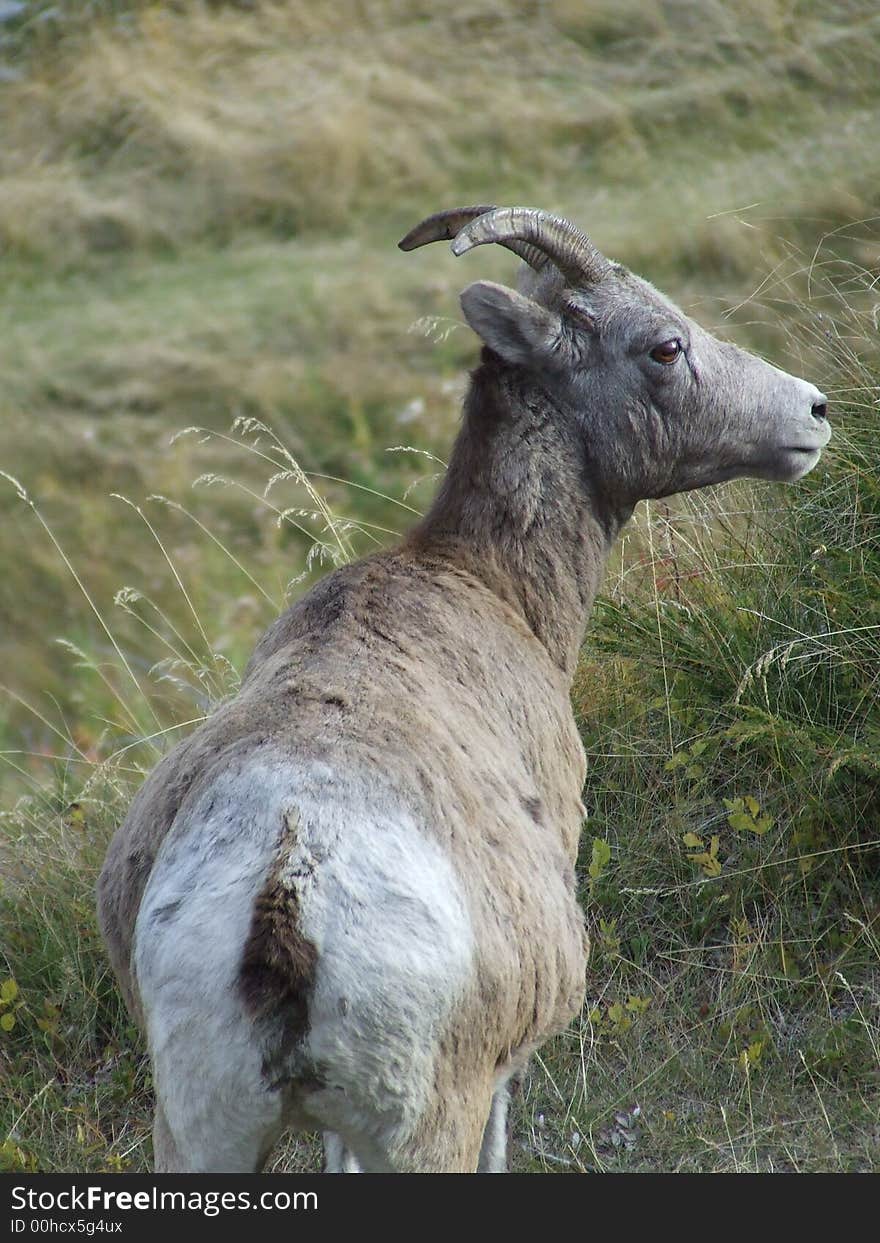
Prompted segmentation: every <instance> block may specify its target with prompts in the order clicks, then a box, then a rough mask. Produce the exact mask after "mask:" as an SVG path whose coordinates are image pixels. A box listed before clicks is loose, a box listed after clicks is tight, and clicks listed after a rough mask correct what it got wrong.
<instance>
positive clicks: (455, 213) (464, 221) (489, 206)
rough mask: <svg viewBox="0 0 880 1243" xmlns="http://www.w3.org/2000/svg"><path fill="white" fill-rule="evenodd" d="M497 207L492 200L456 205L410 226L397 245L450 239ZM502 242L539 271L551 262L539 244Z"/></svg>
mask: <svg viewBox="0 0 880 1243" xmlns="http://www.w3.org/2000/svg"><path fill="white" fill-rule="evenodd" d="M497 210H498V209H497V208H496V207H495V205H494V204H493V203H484V204H482V205H480V206H475V207H453V208H450V209H449V210H448V211H438V212H435V213H434V215H433V216H428V218H427V219H426V220H423V221H422V223H421V224H417V225H416V227H415V228H414V229H410V231H409V233H407V235H406V237H404V238H402V239H401V240H400V241H399V242H398V243H397V245H398V246H399V247H400V249H401V250H417V249H418V247H419V246H427V245H428V243H429V242H448V241H449V240H450V239H451V238H454V237H457V236H458V234H459V233H460V232H461V230H462V229H463V228H465V226H466V225H469V224H471V222H472V221H474V220H476V219H478V217H480V216H485V215H488V214H489V213H491V212H495V211H497ZM499 245H501V246H506V247H507V249H508V250H512V251H513V253H514V254H515V255H518V256H519V258H520V259H524V260H525V262H526V263H527V264H528V265H529V267H531V268H534V269H535V271H536V272H540V271H541V269H542V268H543V267H545V266H546V265H547V263H548V262H549V257H548V256H547V254H545V252H544V251H543V250H541V249H540V248H539V247H537V246H532V245H530V244H529V242H524V241H519V240H517V239H515V238H511V239H510V240H500V239H499Z"/></svg>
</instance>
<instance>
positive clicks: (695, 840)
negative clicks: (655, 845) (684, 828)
mask: <svg viewBox="0 0 880 1243" xmlns="http://www.w3.org/2000/svg"><path fill="white" fill-rule="evenodd" d="M681 840H682V841H683V842H684V844H685V846H687V847H688V848H689V849H691V850H702V849H703V844H704V843H703V839H702V837H697V835H696V833H685V835H684V837H683V838H682V839H681Z"/></svg>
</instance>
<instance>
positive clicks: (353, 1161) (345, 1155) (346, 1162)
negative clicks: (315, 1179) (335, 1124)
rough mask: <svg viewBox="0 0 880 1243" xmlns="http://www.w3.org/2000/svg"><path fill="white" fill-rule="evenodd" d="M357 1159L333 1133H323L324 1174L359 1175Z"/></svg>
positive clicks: (359, 1169) (359, 1168)
mask: <svg viewBox="0 0 880 1243" xmlns="http://www.w3.org/2000/svg"><path fill="white" fill-rule="evenodd" d="M360 1172H361V1167H360V1165H359V1164H358V1159H357V1157H356V1156H355V1155H354V1153H353V1152H352V1151H351V1149H350V1148H347V1147H346V1146H345V1142H344V1141H343V1140H342V1139H340V1137H339V1136H338V1135H337V1134H336V1133H335V1132H334V1131H325V1132H324V1173H325V1174H360Z"/></svg>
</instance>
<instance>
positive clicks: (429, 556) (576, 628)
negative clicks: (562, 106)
mask: <svg viewBox="0 0 880 1243" xmlns="http://www.w3.org/2000/svg"><path fill="white" fill-rule="evenodd" d="M441 238H453V239H454V240H453V243H452V249H453V251H454V252H455V254H457V255H461V254H464V253H465V251H468V250H470V249H471V248H472V247H474V246H479V245H482V244H483V243H486V242H496V243H498V244H499V245H501V246H506V247H507V248H508V249H509V250H512V251H514V253H515V254H517V255H519V256H520V257H521V258H523V259H524V260H525V261H526V265H527V266H526V267H525V268H524V269H523V272H524V276H523V279H522V282H521V287H520V291H519V292H514V290H512V289H508V288H506V287H505V286H503V285H497V284H493V283H490V282H487V281H478V282H477V283H476V284H472V285H470V286H468V288H467V289H466V290H465V291H464V293H463V294H462V297H461V304H462V307H463V310H464V315H465V318H466V319H467V321H468V323H469V324H470V326H471V327H472V328H473V329H474V331H475V332H476V333H477V334H478V336H479V337H481V338H482V341H483V343H484V346H485V348H484V350H483V355H482V359H481V362H480V365H479V367H478V368H477V369H476V371H475V372H474V373H473V376H472V378H471V383H470V390H469V392H468V395H467V399H466V401H465V405H464V416H463V423H462V427H461V430H460V432H459V435H458V439H457V440H456V442H455V447H454V449H453V451H452V456H451V461H450V465H449V469H448V471H447V474H446V477H445V480H444V482H443V484H442V486H441V488H440V491H439V494H438V496H437V498H436V500H435V501H434V503H433V505H432V506H431V508H430V509H429V511H428V513H427V515H426V516H425V518H424V519H423V520H422V521H421V522H419V523H418V525H417V526H416V527H415V529H414V530H413V531H411V532H410V534H409V535H408V536H407V537H406V538H405V539H404V540H403V542H402V543H401V544H400V545H399V546H398V547H396V548H392V549H390V550H389V551H387V552H380V553H378V554H376V555H374V556H370V557H367V558H366V559H364V560H362V561H359V562H357V563H356V564H353V565H349V566H346V567H344V568H342V569H338V570H335V571H334V572H333V573H331V574H328V575H327V576H326V577H325V578H324V579H323V580H322V581H321V582H319V583H318V584H317V586H315V587H314V588H313V589H312V590H311V591H309V592H308V594H307V595H306V596H304V597H303V599H301V600H300V601H299V602H298V603H297V604H296V605H294V606H293V608H291V609H289V610H288V612H286V613H285V614H284V615H283V616H282V617H280V618H279V620H278V621H277V622H276V623H275V624H274V625H273V626H272V627H271V629H270V630H269V631H268V633H267V634H266V635H265V636H264V637H263V638H262V639H261V640H260V642H259V644H258V645H257V648H256V651H255V652H254V655H253V657H252V658H251V661H250V664H249V665H248V668H247V671H246V673H245V676H244V681H243V684H242V688H241V691H240V693H239V695H238V696H237V698H236V699H234V700H233V701H232V702H230V703H227V704H225V705H224V706H223V707H221V708H220V709H219V710H218V711H217V712H215V713H214V715H213V716H211V717H209V718H208V720H206V721H205V722H204V723H203V724H202V725H201V726H200V727H199V728H198V729H197V730H196V731H195V732H194V733H193V734H192V735H191V736H190V737H189V738H187V739H186V740H185V741H184V742H182V743H181V744H180V745H178V746H177V747H175V748H174V749H173V750H172V751H171V752H170V753H169V754H168V755H167V756H166V757H165V758H164V759H163V760H162V762H161V763H160V764H159V765H158V767H157V768H156V769H155V771H154V772H153V773H152V775H151V776H150V777H149V778H148V780H147V781H146V782H145V784H144V786H143V788H142V789H141V790H140V792H139V794H138V795H137V797H136V798H135V800H134V803H133V804H132V808H131V811H130V813H129V815H128V817H127V819H126V821H125V823H124V824H123V825H122V827H121V828H120V829H119V831H118V832H117V834H116V836H115V838H114V840H113V842H112V844H111V846H110V850H109V853H108V855H107V860H106V863H105V865H104V870H103V872H102V875H101V879H100V883H99V907H100V920H101V927H102V930H103V933H104V937H105V939H106V942H107V946H108V949H109V952H110V958H111V960H112V963H113V967H114V969H115V971H116V974H117V976H118V977H119V981H120V984H121V986H122V990H123V993H124V994H125V999H126V1001H127V1003H128V1006H129V1007H130V1010H131V1012H132V1014H133V1016H134V1017H135V1018H136V1020H137V1021H138V1022H139V1023H141V1024H142V1025H143V1027H144V1028H145V1030H146V1035H147V1040H148V1042H149V1049H150V1054H151V1057H152V1062H153V1073H154V1081H155V1086H156V1096H157V1107H156V1122H155V1131H154V1143H155V1156H156V1168H157V1169H160V1170H224V1171H236V1170H238V1171H253V1170H258V1169H259V1168H260V1167H261V1166H262V1164H263V1162H264V1160H265V1158H266V1156H267V1154H268V1152H269V1150H270V1149H271V1147H272V1145H273V1144H274V1142H275V1140H276V1139H277V1138H278V1136H279V1134H280V1133H281V1131H282V1130H283V1129H285V1128H287V1127H297V1128H304V1129H319V1130H323V1131H324V1132H325V1133H326V1134H325V1139H326V1149H327V1161H328V1168H331V1169H338V1170H342V1169H357V1168H358V1167H360V1168H363V1169H367V1170H398V1171H419V1170H422V1171H445V1170H448V1171H462V1170H463V1171H467V1170H486V1171H499V1170H503V1169H504V1167H505V1161H506V1155H505V1133H506V1121H505V1118H506V1107H507V1085H508V1082H509V1080H510V1079H511V1076H512V1075H514V1074H516V1073H517V1072H518V1071H519V1070H520V1069H521V1068H522V1067H523V1066H524V1064H525V1063H526V1061H527V1059H528V1057H529V1055H530V1054H531V1053H532V1051H533V1050H535V1049H536V1048H537V1047H538V1046H539V1045H540V1044H541V1042H542V1041H544V1040H546V1039H547V1038H548V1037H549V1036H552V1035H553V1034H554V1033H556V1032H559V1031H560V1030H561V1029H562V1028H563V1027H565V1025H566V1024H567V1023H568V1022H569V1020H570V1019H571V1018H572V1016H573V1015H574V1014H576V1013H577V1011H578V1008H579V1007H580V1005H581V1003H582V997H583V991H584V969H585V964H586V958H587V950H588V942H587V937H586V935H585V931H584V919H583V915H582V912H581V910H580V908H579V906H578V902H577V899H576V895H575V878H574V862H575V854H576V850H577V843H578V832H579V829H580V826H581V823H582V817H583V809H582V805H581V801H580V794H581V788H582V783H583V780H584V773H585V757H584V751H583V747H582V745H581V741H580V739H579V737H578V732H577V729H576V728H575V724H574V720H573V718H572V713H571V708H570V706H569V689H570V683H571V678H572V673H573V670H574V668H575V662H576V660H577V656H578V649H579V647H580V644H581V640H582V636H583V633H584V627H585V624H586V620H587V615H588V613H589V611H590V606H591V604H592V601H593V597H594V595H595V593H596V590H597V587H598V584H599V581H600V577H601V574H602V570H603V566H604V563H605V560H606V558H607V556H608V553H609V550H610V549H611V546H612V544H613V542H614V539H615V537H616V536H617V534H618V532H619V531H620V529H621V527H622V526H623V524H624V523H625V522H626V521H627V519H628V518H629V517H630V515H631V514H632V511H633V508H634V506H635V504H636V502H637V501H639V500H641V499H643V498H647V497H662V496H667V495H669V494H670V493H674V492H681V491H684V490H686V489H689V488H701V487H706V486H708V485H710V484H715V483H718V482H720V481H721V480H726V479H732V478H734V477H736V476H743V475H751V476H757V477H759V478H764V479H776V480H786V481H791V480H795V479H799V478H800V477H801V476H802V475H804V474H806V472H807V471H809V470H810V469H811V468H812V467H813V466H815V464H816V462H817V461H818V459H819V455H820V452H821V450H822V448H823V447H824V445H825V444H826V443H827V441H828V438H829V435H830V431H829V427H828V423H827V419H826V405H825V397H824V396H823V395H822V393H820V392H819V390H818V389H816V388H814V387H813V385H812V384H809V383H807V382H806V381H805V380H800V379H796V378H795V377H794V376H791V375H787V374H786V373H785V372H783V371H780V370H778V369H777V368H776V367H772V366H770V365H769V364H768V363H766V362H763V361H762V360H761V359H759V358H756V357H754V356H753V355H751V354H748V353H745V352H744V351H743V350H741V349H738V348H736V347H735V346H733V345H730V344H724V343H723V342H721V341H718V340H716V338H714V337H712V336H710V335H709V334H708V333H707V332H705V331H704V330H703V329H702V328H700V327H698V325H697V324H695V323H694V322H693V321H692V320H690V319H689V318H688V317H687V316H686V315H684V314H683V313H682V312H681V311H680V310H679V309H678V308H677V307H676V306H674V305H673V303H671V302H670V301H669V300H668V299H667V298H665V297H663V296H662V295H661V294H660V293H658V292H657V291H656V290H655V289H654V288H652V286H651V285H649V284H647V283H646V282H645V281H644V280H641V279H639V277H637V276H634V275H633V274H632V273H631V272H629V271H627V269H626V268H624V267H621V266H620V265H619V264H617V263H612V262H610V261H609V260H607V259H606V258H604V257H603V256H602V255H601V254H600V253H599V252H598V251H597V250H596V248H595V247H594V246H593V244H592V243H591V242H590V240H589V239H588V238H587V237H586V236H585V235H584V234H583V233H581V232H580V231H579V230H578V229H576V228H575V227H574V226H573V225H571V224H570V223H569V222H568V221H566V220H563V219H560V218H558V217H554V216H551V215H549V214H547V213H545V212H541V211H533V210H526V209H524V208H502V209H500V210H498V209H495V208H490V207H471V208H462V209H458V210H455V211H450V212H442V213H440V214H438V215H437V216H432V217H431V218H430V219H428V220H426V221H425V222H424V223H422V224H421V225H419V226H418V227H417V228H416V229H414V230H413V231H412V232H411V233H410V234H408V235H407V237H406V238H404V240H403V241H402V242H401V243H400V245H401V247H402V248H403V249H404V250H412V249H414V248H415V247H417V246H422V245H424V244H425V243H427V242H433V241H437V240H439V239H441Z"/></svg>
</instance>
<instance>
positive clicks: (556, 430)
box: [407, 351, 628, 675]
mask: <svg viewBox="0 0 880 1243" xmlns="http://www.w3.org/2000/svg"><path fill="white" fill-rule="evenodd" d="M601 495H602V494H601V491H600V489H599V488H598V487H597V486H596V484H595V481H594V479H593V478H592V477H591V471H590V468H589V465H588V456H587V454H586V452H585V449H584V444H583V435H582V433H580V434H579V429H578V427H577V424H576V421H575V420H574V419H573V418H571V417H565V416H563V415H561V414H560V412H559V411H558V410H555V409H554V408H553V406H552V404H551V401H550V399H549V398H548V397H547V395H546V394H545V393H543V392H542V391H541V390H540V389H538V388H537V387H535V386H532V385H530V384H529V383H528V382H527V380H526V379H525V378H524V377H523V375H522V374H521V373H519V372H515V371H511V370H510V369H508V368H505V367H503V366H502V365H501V364H500V362H499V360H498V359H497V358H495V356H494V355H492V354H490V353H489V352H488V351H485V352H484V358H483V362H482V364H481V366H480V367H479V368H478V370H477V371H476V372H475V373H474V375H473V377H472V381H471V386H470V391H469V393H468V396H467V399H466V401H465V409H464V421H463V425H462V428H461V431H460V432H459V435H458V439H457V440H456V442H455V445H454V447H453V451H452V456H451V459H450V463H449V469H448V471H447V473H446V477H445V479H444V482H443V484H442V486H441V488H440V491H439V493H438V495H437V498H436V500H435V501H434V503H433V505H432V506H431V508H430V510H429V511H428V513H427V514H426V516H425V518H424V519H423V521H422V522H421V523H420V524H419V526H418V527H416V529H415V530H414V531H413V532H412V534H411V536H410V537H409V539H408V541H407V544H408V546H409V548H410V549H411V550H412V551H414V552H415V553H416V554H417V555H419V554H420V555H428V556H431V557H436V558H440V559H445V560H449V561H451V562H453V563H454V564H456V566H458V567H460V568H462V569H466V570H467V571H468V572H470V573H472V574H474V575H476V576H477V577H478V578H480V579H482V580H483V581H484V582H485V583H486V584H487V586H489V587H490V588H491V589H492V590H493V591H494V592H495V593H496V594H497V595H499V596H500V597H501V598H502V599H504V600H506V601H507V602H508V603H511V604H512V605H513V606H514V607H515V608H516V609H517V611H519V612H520V613H521V614H522V616H523V617H524V618H525V620H526V622H527V624H528V625H529V626H530V627H531V629H532V630H533V632H534V633H535V635H536V636H537V637H538V639H539V640H540V641H541V642H542V643H543V644H544V646H545V647H546V649H547V651H548V652H549V654H550V656H551V658H552V659H553V661H554V662H555V663H556V664H557V665H558V666H559V667H560V668H561V669H563V670H565V671H566V673H568V674H569V675H571V674H573V672H574V668H575V664H576V663H577V656H578V651H579V649H580V645H581V642H582V640H583V635H584V630H585V628H586V623H587V618H588V616H589V613H590V609H591V608H592V604H593V600H594V598H595V595H596V592H597V591H598V589H599V585H600V582H601V579H602V574H603V571H604V568H605V563H606V561H607V558H608V554H609V552H610V551H611V547H612V545H613V543H614V540H615V538H616V536H617V533H618V531H619V530H620V527H621V526H622V524H623V522H624V521H625V520H626V518H627V517H628V513H618V512H616V511H615V510H614V508H613V506H611V505H609V504H605V503H603V501H602V499H601Z"/></svg>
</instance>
